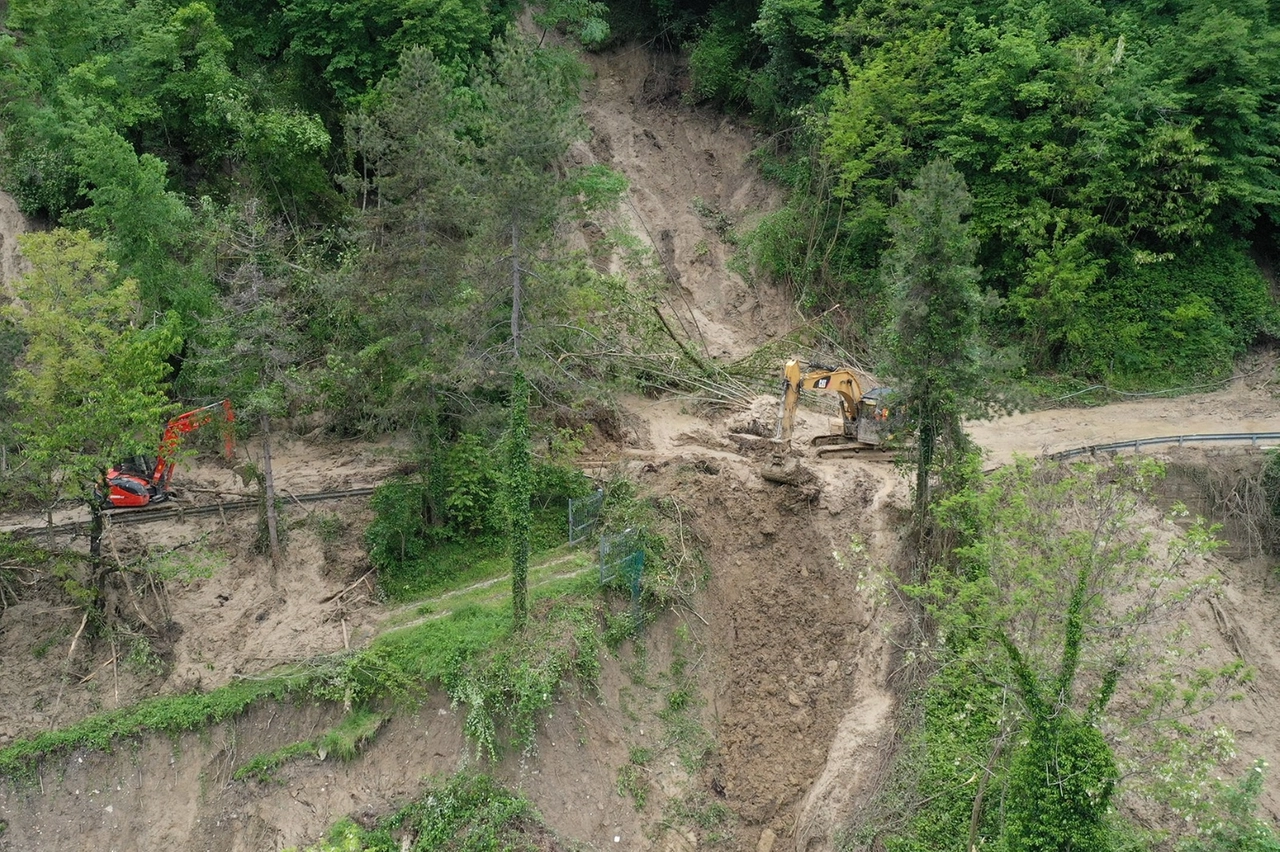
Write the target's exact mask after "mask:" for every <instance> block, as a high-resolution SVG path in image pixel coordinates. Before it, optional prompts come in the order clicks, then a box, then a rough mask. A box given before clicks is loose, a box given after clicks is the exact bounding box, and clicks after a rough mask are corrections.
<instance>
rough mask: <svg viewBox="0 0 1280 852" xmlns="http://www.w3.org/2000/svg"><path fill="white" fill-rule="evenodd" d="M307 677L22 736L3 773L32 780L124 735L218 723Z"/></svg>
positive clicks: (169, 701) (154, 702)
mask: <svg viewBox="0 0 1280 852" xmlns="http://www.w3.org/2000/svg"><path fill="white" fill-rule="evenodd" d="M305 681H306V677H305V676H297V675H294V676H281V677H276V678H272V679H269V680H264V681H241V682H239V683H234V684H231V685H229V686H225V687H223V688H221V689H216V690H214V691H213V692H207V693H204V694H200V695H177V696H165V697H162V698H153V699H151V700H149V701H144V702H142V703H141V704H137V705H134V706H133V707H126V708H122V709H119V710H112V711H109V712H106V713H100V714H98V715H96V716H91V717H89V718H88V719H85V720H84V721H82V722H78V723H77V724H75V725H71V726H69V727H67V728H63V729H61V730H57V731H48V732H46V733H43V734H40V735H38V736H36V737H35V738H33V739H29V740H18V741H16V742H14V743H13V744H12V745H9V746H7V747H5V748H4V749H0V775H4V776H7V777H10V778H30V777H32V776H33V775H34V773H35V770H36V768H37V767H38V766H39V764H40V762H41V761H43V760H45V759H47V758H49V757H54V756H57V755H63V754H67V753H68V752H70V751H72V750H73V749H77V748H93V749H98V750H100V751H109V750H110V749H111V746H112V743H113V742H114V741H115V740H117V739H120V738H125V737H132V736H137V735H138V734H142V733H146V732H156V733H166V734H171V735H177V734H181V733H185V732H187V731H194V730H198V729H201V728H205V727H208V726H209V725H214V724H217V723H218V722H221V721H223V720H226V719H231V718H233V717H235V716H238V715H239V714H240V713H243V712H244V711H245V710H246V709H247V708H248V707H249V705H251V704H253V702H255V701H260V700H263V699H267V698H275V699H280V698H284V697H285V696H287V695H289V694H290V693H294V692H296V691H297V690H298V689H299V688H301V687H302V685H303V684H304V683H305Z"/></svg>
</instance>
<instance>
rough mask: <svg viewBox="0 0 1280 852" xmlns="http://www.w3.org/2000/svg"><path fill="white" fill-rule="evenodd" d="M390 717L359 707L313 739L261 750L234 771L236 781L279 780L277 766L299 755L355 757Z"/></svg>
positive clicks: (323, 757) (371, 740)
mask: <svg viewBox="0 0 1280 852" xmlns="http://www.w3.org/2000/svg"><path fill="white" fill-rule="evenodd" d="M388 718H389V717H388V716H387V715H386V714H384V713H374V712H372V711H370V710H356V711H354V712H352V713H350V714H348V715H347V717H346V718H344V719H343V720H342V721H341V722H340V723H338V725H337V726H336V727H335V728H333V729H332V730H331V731H329V732H328V733H326V734H324V735H323V736H321V737H317V738H316V739H313V740H305V741H303V742H298V743H291V744H289V745H287V746H285V747H284V748H281V749H276V750H275V751H273V752H271V753H269V754H260V755H258V756H257V757H255V758H253V759H252V760H250V761H249V762H248V763H246V764H245V765H244V766H241V767H240V768H239V769H237V770H236V771H235V772H234V773H233V774H232V776H231V777H232V778H234V779H235V780H236V781H244V780H246V779H249V778H254V779H257V780H258V781H263V782H268V781H272V780H275V777H276V774H275V773H276V770H277V769H279V768H280V767H281V766H283V765H284V764H286V763H288V762H289V761H291V760H295V759H297V758H299V757H305V756H314V757H317V758H319V759H320V760H324V759H325V758H327V757H328V756H330V755H333V756H334V757H336V758H338V759H339V760H351V759H352V758H353V757H355V756H356V755H357V754H359V753H360V752H361V751H362V750H363V749H364V747H365V746H366V745H368V744H369V743H371V742H373V739H374V737H375V736H376V735H377V733H378V730H379V729H380V728H381V727H382V726H383V724H385V723H386V721H387V719H388Z"/></svg>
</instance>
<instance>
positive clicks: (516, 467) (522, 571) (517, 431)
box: [507, 370, 533, 631]
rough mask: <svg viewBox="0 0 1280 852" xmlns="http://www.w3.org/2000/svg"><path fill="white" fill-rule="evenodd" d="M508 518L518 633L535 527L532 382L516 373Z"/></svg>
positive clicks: (526, 612) (526, 610) (513, 609)
mask: <svg viewBox="0 0 1280 852" xmlns="http://www.w3.org/2000/svg"><path fill="white" fill-rule="evenodd" d="M507 438H508V463H509V468H508V480H507V515H508V517H509V518H510V523H511V612H512V621H513V623H514V626H515V629H516V630H517V631H520V630H523V629H524V626H525V622H526V621H528V617H529V534H530V530H531V528H532V526H533V523H532V521H533V518H532V508H531V506H530V501H531V498H532V496H533V464H532V459H531V458H530V452H529V380H528V379H526V378H525V375H524V373H522V372H520V371H519V370H517V371H516V374H515V378H514V379H513V381H512V383H511V423H510V432H509V434H508V436H507Z"/></svg>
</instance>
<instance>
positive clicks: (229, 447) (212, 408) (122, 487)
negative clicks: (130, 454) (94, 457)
mask: <svg viewBox="0 0 1280 852" xmlns="http://www.w3.org/2000/svg"><path fill="white" fill-rule="evenodd" d="M219 408H221V409H222V411H223V415H224V417H225V418H226V426H225V430H226V441H225V445H226V446H225V450H226V454H227V459H228V460H230V459H231V457H232V453H233V452H234V444H233V440H234V439H233V436H232V434H231V424H232V423H234V422H235V419H236V416H235V412H234V411H232V409H231V401H230V400H227V399H224V400H222V401H221V402H215V403H212V404H210V405H206V406H203V407H201V408H197V409H194V410H192V411H188V412H187V413H185V414H179V415H178V416H177V417H175V418H173V419H172V420H170V421H169V423H168V425H166V426H165V429H164V437H163V438H161V439H160V449H159V451H158V452H157V453H156V457H155V458H154V459H148V458H144V457H137V458H134V459H132V460H130V461H128V462H122V463H121V464H119V465H117V466H115V467H113V468H112V469H111V470H109V471H107V485H108V488H109V490H108V492H107V502H108V503H109V504H110V505H111V506H112V507H115V508H135V507H140V506H146V505H148V504H150V503H157V502H160V501H161V500H167V499H168V498H169V480H170V479H171V478H172V477H173V467H174V457H175V456H176V455H177V453H178V447H179V445H180V444H181V443H182V439H183V437H185V436H186V435H187V434H188V433H190V432H194V431H195V430H197V429H199V428H200V427H201V426H204V425H205V424H206V423H209V422H210V421H211V420H213V419H214V416H215V415H216V412H217V410H218V409H219Z"/></svg>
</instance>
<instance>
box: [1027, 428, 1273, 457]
mask: <svg viewBox="0 0 1280 852" xmlns="http://www.w3.org/2000/svg"><path fill="white" fill-rule="evenodd" d="M1264 441H1280V432H1223V433H1220V434H1216V435H1214V434H1211V435H1170V436H1166V437H1162V438H1135V439H1133V440H1129V441H1116V442H1114V443H1110V444H1090V445H1089V446H1087V447H1077V448H1075V449H1074V450H1061V451H1060V452H1056V453H1047V454H1046V455H1045V456H1044V458H1047V459H1054V460H1057V461H1061V460H1063V459H1071V458H1075V457H1076V456H1085V455H1095V454H1097V453H1114V452H1119V451H1121V450H1135V451H1137V450H1141V449H1142V448H1143V447H1154V446H1159V445H1165V444H1173V445H1176V446H1179V447H1182V446H1185V445H1187V444H1200V443H1213V442H1218V443H1233V444H1242V443H1248V444H1249V445H1250V446H1253V447H1262V442H1264Z"/></svg>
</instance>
